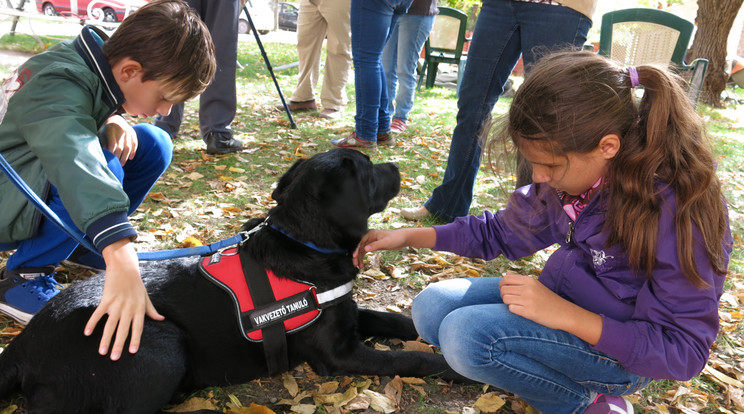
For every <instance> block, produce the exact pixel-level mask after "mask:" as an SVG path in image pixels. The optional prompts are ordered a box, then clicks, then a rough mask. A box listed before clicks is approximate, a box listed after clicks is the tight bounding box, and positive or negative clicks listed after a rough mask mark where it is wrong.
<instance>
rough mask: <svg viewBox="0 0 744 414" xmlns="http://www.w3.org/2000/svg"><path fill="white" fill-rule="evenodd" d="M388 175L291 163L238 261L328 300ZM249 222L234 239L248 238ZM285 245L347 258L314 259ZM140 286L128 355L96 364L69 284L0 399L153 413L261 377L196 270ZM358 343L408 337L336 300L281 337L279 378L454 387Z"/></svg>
mask: <svg viewBox="0 0 744 414" xmlns="http://www.w3.org/2000/svg"><path fill="white" fill-rule="evenodd" d="M399 185H400V176H399V174H398V169H397V167H396V166H395V165H394V164H391V163H387V164H377V165H374V164H372V162H370V160H369V158H368V157H367V156H365V155H363V154H361V153H359V152H357V151H353V150H347V149H334V150H332V151H329V152H327V153H322V154H318V155H316V156H314V157H312V158H310V159H307V160H299V161H297V162H296V163H295V164H294V165H293V166H292V167H291V168H290V169H289V171H288V172H287V173H286V174H284V175H283V176H282V177H281V179H280V180H279V183H278V186H277V188H276V189H275V190H274V192H273V194H272V195H273V198H274V200H276V202H277V206H276V207H274V208H272V209H271V210H270V212H269V216H270V221H271V223H272V224H273V225H275V226H276V227H278V228H281V229H282V230H284V231H285V232H287V233H289V234H291V235H292V237H293V238H294V239H295V240H293V239H290V238H288V237H287V236H285V235H284V234H282V233H281V232H279V231H277V230H275V229H272V228H270V227H264V228H262V229H261V230H259V231H257V232H256V233H255V234H254V235H252V236H251V237H250V239H249V240H248V241H247V242H245V243H244V244H243V245H242V247H241V249H247V250H248V252H249V253H250V254H251V255H252V256H253V257H254V258H256V260H257V261H258V262H259V263H261V264H262V265H263V266H265V267H266V268H267V269H271V270H273V271H274V272H275V273H276V274H277V275H278V276H280V277H288V278H292V279H298V280H302V281H307V282H311V283H313V284H315V285H316V286H317V287H318V288H319V289H321V290H322V289H325V288H332V287H335V286H338V285H341V284H343V283H345V282H348V281H350V280H353V279H354V278H355V277H356V275H357V269H356V268H355V267H354V265H353V264H352V260H351V253H352V252H353V250H354V249H355V248H356V246H357V244H358V242H359V241H360V239H361V237H362V235H363V234H364V233H365V232H366V231H367V219H368V218H369V216H370V215H371V214H374V213H377V212H380V211H382V210H383V209H384V208H385V206H386V205H387V203H388V201H390V199H392V198H393V197H394V196H395V195H396V194H397V192H398V190H399ZM261 221H262V220H261V219H254V220H251V221H249V222H248V223H246V224H245V226H244V228H245V229H250V228H253V227H255V226H257V225H258V224H259V223H260V222H261ZM297 240H302V241H307V242H312V243H314V244H315V245H316V246H319V247H322V248H334V249H338V248H341V249H343V250H344V251H345V252H347V253H330V254H324V253H319V252H317V251H314V250H312V249H310V248H308V247H307V246H305V245H303V244H302V243H299V242H298V241H297ZM141 273H142V278H143V280H144V282H145V285H146V286H147V290H148V292H149V295H150V298H151V300H152V302H153V304H154V305H155V307H156V309H157V310H158V311H159V312H160V313H161V314H162V315H164V316H165V317H166V319H165V321H163V322H156V321H153V320H149V319H148V320H146V322H145V327H144V331H143V334H142V343H141V347H140V349H139V351H138V352H137V353H136V354H129V353H124V355H123V356H122V358H121V359H120V360H119V361H117V362H112V361H111V360H110V359H109V358H108V357H105V356H100V355H98V353H97V347H98V342H99V340H100V337H101V331H102V326H103V324H102V323H99V325H98V330H97V331H96V332H95V333H94V334H93V335H91V336H90V337H86V336H84V335H83V333H82V332H83V327H84V326H85V323H86V322H87V320H88V318H89V317H90V315H91V313H92V312H93V310H94V309H95V307H96V306H97V305H98V301H99V300H100V297H101V293H102V289H103V276H101V275H99V276H96V277H93V278H91V279H89V280H86V281H82V282H77V283H74V284H72V285H71V286H70V287H69V288H67V289H65V290H64V291H63V292H62V293H60V294H59V295H57V296H56V297H55V298H54V299H52V300H51V301H50V302H49V303H48V304H47V306H45V307H44V308H43V309H42V310H41V312H39V314H37V315H36V316H35V317H34V318H33V319H32V320H31V322H30V323H29V324H28V326H27V327H26V328H25V329H24V330H23V332H22V333H21V334H20V335H18V337H17V338H15V339H14V340H13V342H12V343H11V344H10V345H9V346H8V347H7V349H6V350H5V352H3V353H2V354H0V397H4V396H7V395H8V394H9V393H10V392H12V391H14V390H17V389H20V391H21V392H22V393H23V394H24V395H25V397H26V399H27V401H28V405H29V409H30V411H31V412H33V413H34V414H51V413H65V414H71V413H90V414H102V413H155V412H158V411H159V410H160V408H161V407H162V406H163V405H165V404H167V403H169V402H171V400H172V398H173V397H174V396H175V395H177V393H179V392H182V391H189V390H195V389H200V388H204V387H207V386H218V385H227V384H237V383H243V382H247V381H250V380H252V379H255V378H261V377H265V376H267V375H268V369H267V364H266V361H265V359H264V353H263V345H262V344H261V343H254V342H249V341H248V340H246V339H245V338H244V337H243V336H242V335H241V333H240V328H239V326H238V323H237V319H236V316H235V308H234V305H233V303H232V302H231V299H230V298H229V297H228V295H227V294H226V293H225V292H224V291H223V290H222V289H221V288H220V287H218V286H216V285H215V284H213V283H212V282H210V281H208V280H207V279H206V278H205V277H204V276H202V275H201V274H200V272H199V270H198V269H197V259H193V258H192V259H177V260H168V261H162V262H149V263H143V264H142V269H141ZM368 336H381V337H398V338H402V339H414V338H416V337H417V334H416V330H415V329H414V326H413V323H412V321H411V320H410V319H409V318H407V317H405V316H402V315H398V314H393V313H386V312H376V311H371V310H364V309H358V308H357V306H356V303H355V302H354V301H353V300H352V299H347V300H344V301H342V302H340V303H338V304H337V305H335V306H332V307H331V308H329V309H326V310H324V311H323V313H322V314H321V316H320V318H319V319H318V320H317V321H316V322H314V323H313V324H312V325H310V326H309V327H307V328H305V329H302V330H300V331H298V332H295V333H291V334H289V335H287V344H288V357H289V363H290V366H291V367H295V366H297V365H299V364H301V363H302V362H305V361H306V362H308V363H309V364H310V366H311V367H312V368H313V370H314V371H315V372H316V373H318V374H320V375H344V374H361V375H364V374H367V375H382V376H393V375H396V374H397V375H401V376H416V377H422V376H427V375H432V374H438V375H441V376H442V377H444V378H446V379H461V377H459V376H458V375H457V374H456V373H454V372H453V371H451V370H450V368H449V367H448V366H447V364H446V362H445V361H444V358H443V357H442V356H441V355H437V354H433V353H423V352H398V351H376V350H374V349H372V348H370V347H368V346H365V345H364V344H363V343H362V342H361V338H364V337H368Z"/></svg>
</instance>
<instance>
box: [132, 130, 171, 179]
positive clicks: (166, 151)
mask: <svg viewBox="0 0 744 414" xmlns="http://www.w3.org/2000/svg"><path fill="white" fill-rule="evenodd" d="M132 128H134V131H135V132H136V133H137V141H138V143H139V144H138V150H137V151H138V152H140V151H142V153H143V154H149V155H148V158H150V159H149V160H148V161H151V162H153V163H155V165H161V166H162V169H163V170H165V169H166V168H168V166H169V165H170V163H171V160H172V159H173V141H172V140H171V137H170V135H169V134H168V133H167V132H166V131H165V130H164V129H162V128H160V127H157V126H155V125H152V124H146V123H142V124H137V125H134V126H133V127H132Z"/></svg>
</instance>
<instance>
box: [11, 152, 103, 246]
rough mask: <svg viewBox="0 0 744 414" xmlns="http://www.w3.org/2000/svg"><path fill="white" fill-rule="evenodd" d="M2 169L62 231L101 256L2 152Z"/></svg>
mask: <svg viewBox="0 0 744 414" xmlns="http://www.w3.org/2000/svg"><path fill="white" fill-rule="evenodd" d="M0 169H2V171H3V172H4V173H5V175H7V176H8V179H9V180H10V182H11V183H13V185H15V186H16V188H18V190H20V191H21V193H23V195H25V196H26V198H28V199H29V201H31V204H33V205H34V207H36V208H37V209H38V210H39V211H40V212H41V214H43V215H44V216H46V218H48V219H49V220H51V221H52V223H54V224H56V225H57V226H59V228H60V229H62V231H64V232H65V233H67V235H68V236H70V237H72V238H73V239H74V240H75V241H77V242H78V243H80V244H81V245H83V246H84V247H85V248H86V249H88V250H90V251H92V252H95V253H96V254H98V255H99V256H100V255H101V254H100V253H99V252H98V249H96V248H95V247H93V244H92V243H91V242H90V240H88V239H86V238H85V234H83V233H82V232H81V231H80V230H78V229H76V228H73V227H71V226H68V225H67V224H66V223H65V222H64V221H62V219H60V218H59V216H57V214H56V213H55V212H54V211H52V209H50V208H49V206H48V205H46V203H45V202H44V201H42V200H41V198H39V196H38V195H37V194H36V193H34V190H32V189H31V187H29V186H28V184H26V182H25V181H23V179H22V178H21V176H20V175H18V173H17V172H16V171H15V170H14V169H13V167H12V166H11V165H10V163H9V162H8V160H6V159H5V157H3V155H2V154H0Z"/></svg>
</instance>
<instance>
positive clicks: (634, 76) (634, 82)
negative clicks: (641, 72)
mask: <svg viewBox="0 0 744 414" xmlns="http://www.w3.org/2000/svg"><path fill="white" fill-rule="evenodd" d="M628 76H630V87H631V88H635V87H636V86H638V85H640V84H641V82H640V81H639V80H638V69H636V68H635V66H628Z"/></svg>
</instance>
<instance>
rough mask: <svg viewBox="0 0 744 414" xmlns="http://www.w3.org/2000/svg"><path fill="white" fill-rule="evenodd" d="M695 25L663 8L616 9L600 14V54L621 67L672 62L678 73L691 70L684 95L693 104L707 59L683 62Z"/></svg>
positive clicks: (700, 89)
mask: <svg viewBox="0 0 744 414" xmlns="http://www.w3.org/2000/svg"><path fill="white" fill-rule="evenodd" d="M694 28H695V25H694V24H693V23H692V22H690V21H688V20H685V19H683V18H681V17H679V16H676V15H674V14H672V13H669V12H665V11H663V10H658V9H650V8H635V9H622V10H615V11H612V12H609V13H605V14H604V15H603V16H602V28H601V31H600V39H599V54H601V55H604V56H608V57H609V58H610V59H612V60H614V61H615V62H617V63H619V64H621V65H624V66H637V65H643V64H648V63H659V64H669V63H671V64H672V65H673V68H674V69H675V70H677V71H679V72H684V71H692V76H691V78H690V86H689V89H688V93H687V96H688V98H689V99H690V102H691V103H692V106H693V107H695V106H696V105H697V101H698V99H699V98H700V92H701V91H702V87H703V80H704V79H705V72H706V71H707V69H708V59H702V58H700V59H695V60H694V61H693V62H692V63H691V64H689V65H688V64H686V63H685V61H684V58H685V54H686V53H687V47H688V45H689V44H690V38H691V37H692V32H693V30H694Z"/></svg>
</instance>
